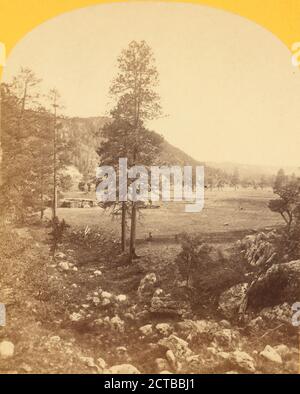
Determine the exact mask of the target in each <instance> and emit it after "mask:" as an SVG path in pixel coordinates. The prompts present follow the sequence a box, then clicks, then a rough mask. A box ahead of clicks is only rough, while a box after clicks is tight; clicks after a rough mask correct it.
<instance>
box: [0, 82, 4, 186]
mask: <svg viewBox="0 0 300 394" xmlns="http://www.w3.org/2000/svg"><path fill="white" fill-rule="evenodd" d="M1 115H2V86H1V84H0V187H1V186H2V184H3V175H2V116H1Z"/></svg>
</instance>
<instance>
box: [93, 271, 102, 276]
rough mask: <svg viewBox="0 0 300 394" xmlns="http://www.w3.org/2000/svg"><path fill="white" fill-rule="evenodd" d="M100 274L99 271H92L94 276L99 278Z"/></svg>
mask: <svg viewBox="0 0 300 394" xmlns="http://www.w3.org/2000/svg"><path fill="white" fill-rule="evenodd" d="M101 275H102V272H101V271H100V270H96V271H94V276H101Z"/></svg>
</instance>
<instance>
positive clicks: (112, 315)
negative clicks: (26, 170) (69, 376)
mask: <svg viewBox="0 0 300 394" xmlns="http://www.w3.org/2000/svg"><path fill="white" fill-rule="evenodd" d="M44 236H45V234H44V233H43V230H40V229H38V230H36V231H34V232H30V233H29V232H27V231H26V232H25V235H24V234H22V237H21V238H22V242H23V243H24V247H22V251H21V252H20V254H19V257H18V259H17V260H16V256H13V257H11V258H14V261H15V265H16V264H20V265H22V267H23V266H24V264H25V265H26V264H27V263H28V264H31V265H32V267H31V270H29V268H28V266H26V269H25V270H24V281H25V279H26V280H31V282H29V284H28V285H26V286H24V283H23V282H22V281H21V283H20V279H19V280H18V283H16V284H15V285H14V286H12V284H11V283H9V280H7V282H6V283H5V284H3V286H2V288H1V297H2V300H3V301H2V302H4V303H6V304H7V325H6V326H5V327H3V328H1V329H0V371H1V373H108V374H115V373H128V374H138V373H168V374H170V373H171V374H172V373H227V374H238V373H270V372H271V373H298V371H299V345H298V331H297V329H296V328H295V327H293V326H292V324H291V315H292V310H291V305H290V303H289V302H282V303H279V304H277V305H273V306H270V307H264V308H261V310H259V311H254V310H252V311H251V312H249V313H247V314H246V316H245V318H244V319H243V321H239V320H238V319H237V311H238V309H239V307H240V304H241V302H242V300H243V296H244V294H245V291H246V289H247V286H249V284H247V283H246V282H245V283H239V284H236V285H234V286H231V287H230V288H228V289H227V290H226V291H224V292H223V293H222V294H221V295H220V297H219V299H218V306H217V308H216V310H214V311H212V310H208V311H206V312H203V309H202V312H199V310H195V308H194V304H193V303H191V302H190V298H189V292H188V291H187V289H186V287H185V284H184V282H183V281H180V280H179V279H178V278H177V276H176V275H175V273H174V272H175V268H174V266H173V265H172V264H173V263H172V262H171V260H172V259H171V258H170V256H171V255H172V248H169V249H168V251H167V252H168V253H162V252H161V251H160V253H161V254H164V255H167V256H168V259H169V261H156V262H155V263H154V262H153V256H151V248H149V247H147V249H145V250H144V252H145V254H144V256H143V257H142V258H141V259H139V260H137V261H136V262H135V264H133V265H132V266H128V265H126V264H124V261H123V259H122V256H121V255H117V254H116V253H115V252H114V250H115V249H116V246H115V244H114V241H111V240H110V239H102V240H101V242H99V245H100V246H99V247H100V248H101V249H102V252H101V254H100V255H101V257H100V258H99V251H94V253H93V252H91V251H90V249H89V247H88V244H86V243H85V242H83V243H82V244H80V243H78V244H77V245H76V247H74V246H72V245H71V244H69V245H68V244H66V245H64V247H62V248H61V250H60V251H59V252H57V253H56V255H55V257H54V258H53V259H52V258H49V251H48V248H47V245H45V244H44V242H43V237H44ZM99 237H100V236H99ZM33 242H34V247H32V245H33ZM156 257H157V256H155V258H156ZM16 261H17V262H16ZM24 262H25V263H24ZM33 262H35V264H33ZM23 268H24V267H23ZM272 269H273V270H274V268H272ZM285 269H286V270H292V271H293V272H294V274H295V272H300V261H298V262H293V263H291V264H290V266H286V267H285ZM298 270H299V271H298ZM170 272H173V276H172V275H171V273H170ZM29 273H30V275H29ZM267 275H270V273H267V274H266V278H267ZM35 277H37V278H38V280H35ZM266 278H265V280H267V279H266ZM293 278H295V275H294V276H293ZM11 280H12V279H10V281H11ZM296 280H297V279H296ZM38 284H39V286H38ZM199 302H200V301H199Z"/></svg>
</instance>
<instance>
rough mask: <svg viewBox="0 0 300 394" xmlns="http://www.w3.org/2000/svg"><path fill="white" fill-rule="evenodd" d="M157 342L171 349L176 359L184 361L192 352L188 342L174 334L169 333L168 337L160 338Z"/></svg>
mask: <svg viewBox="0 0 300 394" xmlns="http://www.w3.org/2000/svg"><path fill="white" fill-rule="evenodd" d="M158 344H159V345H160V346H162V347H164V348H166V349H167V350H172V352H173V354H174V356H175V357H176V359H177V360H178V361H184V360H186V358H187V357H189V356H191V355H192V354H193V352H192V351H191V349H190V348H189V346H188V343H187V342H186V341H184V340H183V339H181V338H179V337H177V336H176V335H174V334H172V335H170V336H169V337H168V338H163V339H161V340H160V341H159V342H158Z"/></svg>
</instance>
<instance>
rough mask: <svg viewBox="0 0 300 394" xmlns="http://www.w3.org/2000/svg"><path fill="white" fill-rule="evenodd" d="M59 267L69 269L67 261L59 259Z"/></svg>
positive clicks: (64, 269)
mask: <svg viewBox="0 0 300 394" xmlns="http://www.w3.org/2000/svg"><path fill="white" fill-rule="evenodd" d="M58 266H59V268H61V269H62V270H63V271H68V270H69V269H70V265H69V263H68V262H67V261H61V262H60V263H59V264H58Z"/></svg>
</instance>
